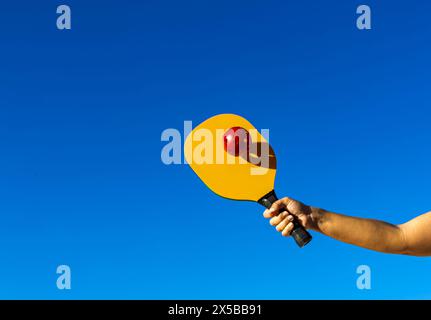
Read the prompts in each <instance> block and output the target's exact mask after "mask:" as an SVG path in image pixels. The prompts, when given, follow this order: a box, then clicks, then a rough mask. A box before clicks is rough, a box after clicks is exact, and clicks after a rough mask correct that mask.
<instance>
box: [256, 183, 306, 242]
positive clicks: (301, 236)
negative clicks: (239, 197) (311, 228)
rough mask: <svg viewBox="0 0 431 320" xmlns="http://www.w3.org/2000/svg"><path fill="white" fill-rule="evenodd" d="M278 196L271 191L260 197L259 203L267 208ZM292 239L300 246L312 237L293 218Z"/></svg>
mask: <svg viewBox="0 0 431 320" xmlns="http://www.w3.org/2000/svg"><path fill="white" fill-rule="evenodd" d="M277 200H278V198H277V196H276V194H275V191H274V190H273V191H271V192H270V193H268V194H267V195H265V196H263V197H262V198H261V199H259V201H258V202H259V203H260V204H261V205H263V206H264V207H266V208H267V209H269V208H270V207H271V206H272V204H273V203H274V202H275V201H277ZM284 211H287V210H286V208H283V209H281V210H280V211H279V214H280V213H282V212H284ZM291 235H292V237H293V239H295V242H296V244H297V245H298V246H299V247H300V248H302V247H303V246H305V245H306V244H307V243H309V242H310V241H311V239H312V237H311V234H309V233H308V232H307V230H305V228H304V227H303V226H302V225H301V223H300V222H299V221H298V219H296V217H295V219H294V220H293V230H292V233H291Z"/></svg>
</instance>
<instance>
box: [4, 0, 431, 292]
mask: <svg viewBox="0 0 431 320" xmlns="http://www.w3.org/2000/svg"><path fill="white" fill-rule="evenodd" d="M63 3H66V4H69V5H70V6H71V8H72V30H71V31H58V30H57V29H56V17H57V14H56V7H57V5H60V4H63ZM365 3H366V4H368V5H370V6H371V9H372V27H373V29H372V30H371V31H359V30H357V29H356V16H357V15H356V7H357V6H358V5H360V4H362V2H359V1H350V0H349V1H346V0H345V1H335V0H329V1H309V0H303V1H271V0H270V1H267V0H265V1H249V0H248V1H224V0H217V1H195V0H193V1H163V0H159V1H73V0H68V1H62V2H58V1H25V2H22V1H19V2H13V1H8V2H4V3H2V4H1V10H0V30H1V50H0V66H1V67H0V83H1V85H0V298H42V299H45V298H53V299H70V298H83V299H87V298H101V299H103V298H119V299H127V298H132V299H138V298H143V299H150V298H153V299H163V298H172V299H174V298H175V299H176V298H193V299H204V298H205V299H206V298H215V299H217V298H226V299H231V298H232V299H255V298H256V299H260V298H262V299H266V298H271V299H304V298H317V299H326V298H341V299H358V298H359V299H362V298H364V299H377V298H388V299H392V298H401V299H404V298H418V299H422V298H431V292H430V286H431V277H430V274H431V263H430V260H429V259H427V258H414V257H403V256H393V255H385V254H379V253H374V252H370V251H367V250H364V249H360V248H356V247H353V246H350V245H347V244H342V243H338V242H336V241H334V240H331V239H329V238H326V237H324V236H322V235H319V234H314V241H313V243H312V244H310V245H309V246H308V247H307V248H305V249H302V250H299V249H298V248H297V247H296V246H295V244H294V243H293V242H292V240H291V239H285V238H282V237H281V236H280V235H279V234H277V233H276V232H275V231H274V230H273V229H272V228H271V227H270V226H269V225H268V223H267V221H266V220H264V219H263V218H262V216H261V213H262V208H261V207H260V206H258V205H257V204H254V203H243V202H233V201H228V200H225V199H222V198H218V197H217V196H215V195H214V194H213V193H211V191H209V190H207V189H206V188H205V187H204V185H203V184H202V183H201V182H200V181H199V180H198V178H197V177H196V176H195V174H194V173H193V172H192V171H191V170H190V168H189V167H188V166H186V165H178V166H166V165H163V164H162V162H161V160H160V151H161V149H162V147H163V145H164V143H162V142H161V141H160V135H161V132H162V131H163V130H164V129H166V128H179V129H180V128H181V127H182V125H183V121H184V120H192V121H193V122H194V123H195V124H198V123H199V122H201V121H203V120H204V119H206V118H207V117H209V116H212V115H215V114H218V113H224V112H231V113H238V114H240V115H243V116H244V117H246V118H248V119H249V120H250V121H251V122H252V123H253V124H254V125H255V126H256V127H258V128H269V129H270V140H271V143H272V145H273V147H274V149H275V150H276V152H277V156H278V159H279V171H278V175H277V179H276V188H277V190H278V193H279V195H280V196H283V195H289V196H291V197H295V198H298V199H300V200H302V201H304V202H306V203H309V204H312V205H315V206H320V207H324V208H326V209H329V210H333V211H339V212H344V213H348V214H351V215H357V216H366V217H372V218H377V219H383V220H387V221H390V222H393V223H401V222H404V221H406V220H408V219H410V218H412V217H414V216H415V215H418V214H420V213H423V212H426V211H428V210H430V209H431V203H430V181H431V170H430V156H431V147H430V140H431V131H430V129H429V128H430V117H431V109H430V108H431V90H430V86H431V80H430V71H431V60H430V57H431V45H430V43H431V42H430V39H431V22H430V20H429V14H430V12H431V4H430V3H428V2H426V1H408V2H406V1H371V0H367V1H366V2H365ZM190 199H193V202H190ZM60 264H67V265H69V266H70V267H71V268H72V290H70V291H60V290H58V289H57V288H56V284H55V282H56V278H57V275H56V273H55V271H56V267H57V266H58V265H60ZM361 264H367V265H369V266H370V267H371V270H372V289H371V290H369V291H360V290H358V289H356V278H357V274H356V273H355V271H356V267H357V266H358V265H361Z"/></svg>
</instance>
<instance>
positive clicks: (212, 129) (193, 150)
mask: <svg viewBox="0 0 431 320" xmlns="http://www.w3.org/2000/svg"><path fill="white" fill-rule="evenodd" d="M233 127H242V128H244V129H245V130H247V131H248V132H249V136H250V157H249V158H248V159H244V158H241V157H238V156H235V155H232V154H230V153H228V152H226V150H225V148H224V144H223V135H224V133H226V132H227V131H228V130H229V129H230V128H233ZM184 155H185V159H186V161H187V162H188V163H189V165H190V167H191V168H192V169H193V171H194V172H195V173H196V174H197V175H198V176H199V178H200V179H201V180H202V181H203V182H204V183H205V184H206V185H207V187H208V188H210V189H211V190H212V191H213V192H215V193H216V194H218V195H219V196H222V197H225V198H229V199H234V200H249V201H258V200H259V199H260V198H261V197H262V196H264V195H266V194H267V193H269V192H270V191H272V190H273V189H274V179H275V174H276V159H275V155H274V153H273V151H272V149H271V147H270V146H269V144H268V142H267V141H266V140H265V138H264V137H263V136H262V135H261V134H260V132H258V131H257V130H256V129H255V128H254V126H253V125H252V124H251V123H250V122H248V121H247V120H246V119H244V118H242V117H240V116H238V115H235V114H220V115H216V116H214V117H212V118H209V119H207V120H206V121H204V122H202V123H201V124H200V125H199V126H197V127H196V128H195V129H194V130H193V131H192V132H191V133H190V134H189V135H188V137H187V138H186V141H185V143H184Z"/></svg>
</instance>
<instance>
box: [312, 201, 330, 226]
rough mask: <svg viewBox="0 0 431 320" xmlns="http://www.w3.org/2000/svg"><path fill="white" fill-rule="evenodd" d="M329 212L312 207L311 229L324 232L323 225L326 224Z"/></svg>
mask: <svg viewBox="0 0 431 320" xmlns="http://www.w3.org/2000/svg"><path fill="white" fill-rule="evenodd" d="M327 213H328V212H327V211H326V210H323V209H320V208H315V207H311V215H310V218H311V219H310V220H311V221H310V229H312V230H314V231H318V232H322V229H323V225H324V223H325V220H326V218H327Z"/></svg>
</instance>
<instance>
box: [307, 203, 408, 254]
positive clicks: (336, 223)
mask: <svg viewBox="0 0 431 320" xmlns="http://www.w3.org/2000/svg"><path fill="white" fill-rule="evenodd" d="M313 211H314V212H313V220H314V221H315V225H316V227H315V229H316V230H317V231H319V232H321V233H323V234H325V235H327V236H330V237H332V238H334V239H337V240H340V241H343V242H346V243H350V244H353V245H357V246H360V247H363V248H367V249H371V250H375V251H380V252H386V253H398V254H405V253H406V250H407V246H406V241H405V237H404V234H403V231H402V230H401V228H399V227H398V226H395V225H392V224H389V223H386V222H383V221H378V220H372V219H363V218H355V217H349V216H345V215H341V214H337V213H333V212H328V211H325V210H322V209H315V210H313Z"/></svg>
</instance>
